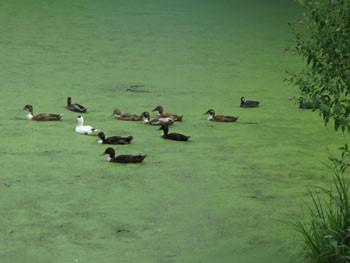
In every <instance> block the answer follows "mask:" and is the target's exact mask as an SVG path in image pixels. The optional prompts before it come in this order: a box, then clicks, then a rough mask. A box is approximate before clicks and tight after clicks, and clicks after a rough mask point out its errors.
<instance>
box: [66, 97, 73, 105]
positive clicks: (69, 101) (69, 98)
mask: <svg viewBox="0 0 350 263" xmlns="http://www.w3.org/2000/svg"><path fill="white" fill-rule="evenodd" d="M71 104H72V98H71V97H68V98H67V105H71Z"/></svg>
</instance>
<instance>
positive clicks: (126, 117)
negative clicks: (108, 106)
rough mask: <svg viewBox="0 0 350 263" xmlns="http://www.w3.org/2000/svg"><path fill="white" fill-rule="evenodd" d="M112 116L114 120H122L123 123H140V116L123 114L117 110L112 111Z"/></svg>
mask: <svg viewBox="0 0 350 263" xmlns="http://www.w3.org/2000/svg"><path fill="white" fill-rule="evenodd" d="M113 116H114V117H115V118H116V119H118V120H123V121H141V120H142V115H137V114H130V113H123V112H121V111H120V110H118V109H115V110H114V111H113Z"/></svg>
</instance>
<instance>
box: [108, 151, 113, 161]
mask: <svg viewBox="0 0 350 263" xmlns="http://www.w3.org/2000/svg"><path fill="white" fill-rule="evenodd" d="M107 159H108V161H111V160H113V159H115V152H114V153H109V154H108V155H107Z"/></svg>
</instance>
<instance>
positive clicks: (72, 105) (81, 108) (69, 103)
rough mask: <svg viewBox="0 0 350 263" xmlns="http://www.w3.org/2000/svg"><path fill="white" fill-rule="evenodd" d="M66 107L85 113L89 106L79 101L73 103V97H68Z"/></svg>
mask: <svg viewBox="0 0 350 263" xmlns="http://www.w3.org/2000/svg"><path fill="white" fill-rule="evenodd" d="M66 109H67V110H70V111H74V112H80V113H85V112H86V111H87V108H85V107H84V106H83V105H81V104H79V103H72V98H71V97H68V98H67V105H66Z"/></svg>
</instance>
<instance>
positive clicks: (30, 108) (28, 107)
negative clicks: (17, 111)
mask: <svg viewBox="0 0 350 263" xmlns="http://www.w3.org/2000/svg"><path fill="white" fill-rule="evenodd" d="M23 110H24V111H25V112H27V118H28V119H29V120H31V119H32V118H33V106H32V105H30V104H27V105H25V106H24V107H23Z"/></svg>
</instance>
